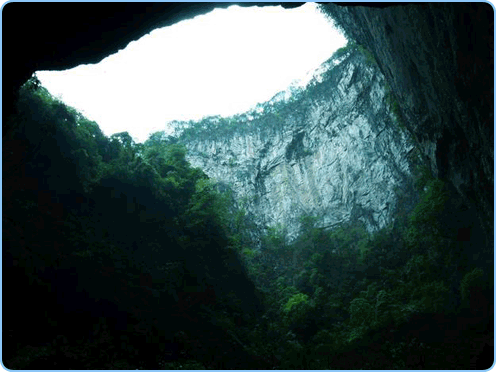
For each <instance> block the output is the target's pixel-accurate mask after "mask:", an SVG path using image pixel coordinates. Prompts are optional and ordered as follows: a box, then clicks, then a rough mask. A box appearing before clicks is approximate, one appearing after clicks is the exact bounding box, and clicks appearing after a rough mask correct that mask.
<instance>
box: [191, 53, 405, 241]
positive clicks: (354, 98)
mask: <svg viewBox="0 0 496 372" xmlns="http://www.w3.org/2000/svg"><path fill="white" fill-rule="evenodd" d="M341 60H342V62H341V63H339V64H338V65H337V66H335V67H334V68H333V69H332V71H331V72H329V73H328V76H327V77H326V78H325V79H324V81H322V82H321V83H317V84H315V85H313V86H312V87H310V88H309V89H307V91H306V92H305V93H304V94H302V95H301V97H299V98H298V99H297V101H296V102H293V103H292V104H291V105H290V104H289V103H288V104H287V107H285V109H281V110H279V111H281V112H277V115H274V114H272V116H271V118H272V119H271V120H269V121H267V118H263V115H262V118H258V119H253V120H252V122H251V123H239V125H248V124H251V126H250V129H249V130H244V131H234V132H233V133H230V134H229V135H223V136H219V135H213V134H212V135H210V136H209V135H208V134H203V135H202V136H201V138H200V137H198V138H196V139H191V140H189V141H187V142H186V146H187V148H188V160H189V161H190V162H191V164H192V165H193V166H195V167H199V168H201V169H203V170H204V172H205V173H206V174H207V175H208V176H209V177H211V178H213V179H215V180H216V181H220V182H223V183H227V184H228V185H230V187H231V188H232V189H233V191H234V193H235V195H236V198H237V200H242V199H243V200H244V201H245V202H246V205H245V208H246V209H247V211H248V212H249V213H251V214H252V215H253V216H254V220H255V223H256V224H257V225H258V226H259V227H261V228H265V227H268V226H274V225H276V224H282V225H283V226H285V227H286V229H287V232H288V236H289V238H290V239H293V238H295V237H296V236H297V235H298V231H299V228H300V224H299V217H300V216H302V215H305V214H309V215H314V216H319V217H321V225H322V227H332V226H335V225H338V224H340V223H343V222H347V221H350V220H352V219H358V220H360V221H363V222H364V223H365V225H366V227H367V229H368V230H369V231H376V230H377V229H380V228H382V227H384V226H386V225H387V224H388V223H390V222H392V219H393V212H394V210H395V207H396V191H397V190H398V189H402V188H409V187H410V186H411V184H412V176H411V169H410V165H409V161H408V154H409V153H410V152H411V151H412V150H413V148H414V147H413V143H412V142H411V141H410V140H409V138H408V137H407V135H405V133H404V132H403V131H402V130H401V129H399V127H398V125H397V124H396V123H395V120H394V118H393V115H392V113H391V112H390V111H389V108H388V107H387V105H386V104H385V91H384V77H383V75H382V74H381V73H380V72H379V70H378V69H377V68H376V67H375V66H374V65H371V64H370V63H367V62H366V60H365V58H364V57H363V56H362V55H361V54H360V53H359V52H357V51H351V52H348V53H347V54H346V55H345V57H342V58H341ZM283 106H284V105H283ZM279 107H281V106H279ZM264 119H265V120H264Z"/></svg>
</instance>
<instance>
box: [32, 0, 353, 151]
mask: <svg viewBox="0 0 496 372" xmlns="http://www.w3.org/2000/svg"><path fill="white" fill-rule="evenodd" d="M346 42H347V41H346V39H345V37H344V36H343V35H342V34H341V33H340V32H339V31H338V30H337V29H336V28H335V27H334V25H333V23H332V21H331V20H330V19H329V18H328V17H326V16H324V14H323V13H322V12H321V11H320V9H319V6H318V5H316V4H315V3H305V4H304V5H302V6H299V7H296V8H283V7H282V6H264V7H258V6H249V7H240V6H237V5H232V6H229V7H227V8H216V9H214V10H213V11H211V12H209V13H206V14H203V15H199V16H196V17H194V18H191V19H186V20H182V21H180V22H177V23H175V24H173V25H171V26H168V27H162V28H157V29H154V30H153V31H151V32H150V33H148V34H147V35H145V36H143V37H141V38H140V39H139V40H136V41H132V42H130V43H129V44H128V45H127V47H126V48H124V49H121V50H120V51H119V52H117V53H115V54H112V55H109V56H108V57H106V58H104V59H103V60H102V61H101V62H100V63H98V64H88V65H80V66H77V67H75V68H72V69H69V70H64V71H37V72H36V73H35V74H36V76H37V78H38V79H39V80H40V82H41V83H42V85H43V86H44V87H46V88H47V89H48V91H49V92H50V93H51V94H52V95H54V96H56V97H57V98H58V99H59V100H61V101H63V102H64V103H65V104H67V105H69V106H72V107H74V108H75V109H76V110H78V111H80V112H81V113H82V114H83V115H85V116H86V117H87V118H88V119H90V120H94V121H95V122H97V123H98V125H99V126H100V128H101V129H102V131H103V133H104V134H105V135H107V136H110V135H112V134H114V133H119V132H124V131H127V132H128V133H129V134H130V135H131V136H132V137H133V139H134V140H135V141H136V142H144V141H145V140H146V139H147V138H148V135H149V134H151V133H153V132H156V131H162V130H163V131H165V132H169V133H170V132H171V131H172V130H171V128H170V126H169V125H168V123H169V122H171V121H174V120H180V121H187V120H200V119H201V118H203V117H207V116H216V115H220V116H223V117H228V116H232V115H234V114H237V113H242V112H246V111H248V110H250V109H251V108H253V107H254V106H255V105H256V104H257V103H262V102H266V101H268V100H269V99H271V98H272V97H273V96H274V95H275V94H276V93H278V92H280V91H283V90H286V89H288V87H290V86H295V85H296V86H304V85H305V84H306V83H307V82H308V81H309V80H310V78H311V74H312V72H313V71H315V70H316V69H317V68H318V67H319V66H320V65H321V64H322V63H323V62H325V61H326V60H327V59H328V58H329V57H330V56H331V55H332V53H333V52H334V51H335V50H337V49H338V48H340V47H343V46H344V45H345V44H346Z"/></svg>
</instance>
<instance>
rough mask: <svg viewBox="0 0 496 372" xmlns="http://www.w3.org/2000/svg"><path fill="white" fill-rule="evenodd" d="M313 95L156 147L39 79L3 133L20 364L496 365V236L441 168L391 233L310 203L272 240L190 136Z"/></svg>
mask: <svg viewBox="0 0 496 372" xmlns="http://www.w3.org/2000/svg"><path fill="white" fill-rule="evenodd" d="M338 52H339V53H338V57H340V56H342V54H343V53H345V52H346V50H341V51H338ZM371 63H372V62H371ZM318 87H319V86H318V84H315V85H312V84H311V85H310V87H309V88H308V89H318ZM305 94H306V93H305V91H300V92H296V94H295V96H294V97H296V98H297V99H294V100H292V101H289V102H284V101H277V102H275V103H274V102H273V104H271V105H268V106H267V105H266V106H264V107H263V109H261V110H259V113H258V114H257V113H256V111H255V112H252V113H249V114H246V115H244V116H243V115H240V116H238V117H236V116H235V117H232V118H215V119H212V118H210V119H208V120H204V121H200V122H195V123H190V125H189V126H184V128H183V129H182V132H181V134H180V135H178V136H176V137H168V136H166V135H165V134H164V133H163V132H157V133H154V134H152V135H150V136H149V139H148V140H147V141H146V142H144V143H142V144H141V143H135V142H134V141H133V139H132V137H131V136H130V135H129V134H128V133H127V132H123V133H118V134H114V135H112V136H110V137H106V136H104V135H103V134H102V132H101V131H100V129H99V127H98V125H97V123H95V122H92V121H90V120H87V119H86V118H85V117H84V116H82V115H81V114H80V113H78V112H77V111H75V110H74V109H72V108H70V107H68V106H66V105H65V104H63V103H62V102H60V101H58V100H57V99H54V98H53V97H52V96H51V95H50V94H49V92H48V91H47V90H46V89H45V88H43V87H42V86H41V85H40V84H39V82H38V81H37V80H36V78H32V79H30V80H29V81H28V82H27V83H26V84H24V86H23V87H22V88H21V90H20V92H19V100H18V104H17V112H16V114H15V115H13V116H11V117H10V118H9V126H11V127H12V128H15V130H14V131H13V132H11V133H10V134H9V136H8V137H4V139H3V156H4V163H3V164H4V173H3V179H4V185H3V232H4V233H3V257H2V258H3V273H4V281H3V283H4V286H3V296H4V297H3V300H4V301H3V303H4V312H3V325H4V326H3V327H4V328H3V329H4V332H3V337H4V338H3V341H4V342H3V345H4V348H3V361H4V365H5V366H7V367H8V368H11V369H45V368H48V369H54V368H55V369H71V368H74V369H136V368H140V369H143V368H146V369H231V368H233V369H273V368H274V369H301V368H304V369H418V368H427V369H460V368H461V369H471V368H474V367H476V368H487V367H489V366H490V364H491V363H492V361H491V363H489V364H485V363H487V361H485V360H482V358H478V356H479V355H481V354H482V352H483V351H484V350H482V349H484V348H485V347H486V348H489V346H488V345H490V343H491V342H492V340H493V334H492V329H493V325H492V324H493V303H494V300H493V276H494V270H493V248H492V247H487V246H485V245H484V244H483V243H482V239H479V237H478V234H479V233H480V230H479V228H478V226H477V225H476V222H474V219H473V218H472V216H471V215H470V213H469V212H468V208H467V206H466V205H465V204H464V203H463V201H461V200H459V198H457V196H456V195H455V192H454V191H453V190H452V187H451V186H450V185H449V184H448V183H446V182H445V181H444V180H442V179H435V178H433V177H432V176H431V175H430V173H429V172H428V171H427V170H426V168H425V167H424V168H422V167H421V168H419V171H418V176H417V187H418V192H419V194H420V201H419V203H418V204H417V205H416V207H415V208H414V209H413V211H412V212H411V213H409V214H402V215H398V216H397V218H396V221H395V223H394V224H393V225H392V226H389V227H387V228H385V229H384V230H382V231H380V232H379V233H377V234H374V235H371V234H368V233H367V232H366V230H365V229H364V228H363V226H362V225H360V224H359V223H353V221H352V222H351V223H349V224H348V225H343V226H340V227H339V228H336V229H333V230H326V229H322V228H319V227H317V226H318V224H317V222H318V217H317V216H304V217H302V218H301V227H302V229H301V231H302V234H301V235H300V236H299V237H298V238H297V239H296V240H295V241H292V242H288V239H287V237H286V235H285V229H284V226H273V227H272V228H270V229H268V231H267V232H266V234H265V235H264V236H263V238H262V241H261V248H260V249H258V248H255V247H256V246H257V244H255V243H256V242H254V241H253V238H252V234H250V229H251V228H252V224H251V222H250V220H249V218H248V216H247V214H246V211H245V210H244V209H243V207H242V203H240V202H239V201H237V202H236V203H235V201H234V200H233V196H232V194H231V193H230V192H229V189H228V188H222V187H220V186H219V185H217V184H216V183H215V182H213V181H212V180H210V179H209V178H208V177H207V176H206V175H205V174H204V173H203V171H202V170H200V169H197V168H193V167H191V165H190V164H189V163H188V162H187V160H186V157H185V156H186V148H185V146H184V144H183V143H182V140H183V139H184V138H187V137H188V136H193V135H195V136H197V135H199V134H200V133H209V134H210V135H214V134H215V133H217V132H218V133H217V134H215V135H222V132H221V131H231V130H232V131H235V130H243V129H242V128H243V127H244V126H246V125H250V123H254V122H256V123H257V125H264V123H267V125H268V123H272V124H273V123H277V115H278V113H279V112H281V110H291V111H292V112H294V114H295V115H297V112H298V109H299V108H298V104H299V102H301V100H304V99H305ZM269 106H270V109H269V108H268V107H269ZM257 115H258V116H257ZM248 116H250V117H248ZM255 116H256V120H255ZM178 125H180V124H178ZM6 279H8V280H6ZM19 293H22V296H19ZM25 309H33V310H32V311H31V313H30V314H29V315H28V314H26V313H25V311H24V310H25ZM455 331H456V332H455ZM484 345H486V346H484Z"/></svg>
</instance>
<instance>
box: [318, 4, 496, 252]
mask: <svg viewBox="0 0 496 372" xmlns="http://www.w3.org/2000/svg"><path fill="white" fill-rule="evenodd" d="M342 5H344V6H342ZM342 5H335V4H328V5H326V12H327V13H328V14H330V15H331V16H332V18H334V19H335V20H336V21H337V23H338V24H339V25H340V26H341V27H342V28H343V30H344V31H345V33H346V34H347V35H348V38H349V39H353V40H356V42H357V43H359V44H362V45H363V46H365V48H367V49H368V50H369V51H370V52H371V53H372V55H373V56H374V57H375V59H376V60H377V63H378V65H379V68H380V69H381V71H382V73H383V74H384V76H385V78H386V81H387V83H388V84H389V86H390V87H391V90H392V92H393V94H394V95H395V96H396V98H397V102H398V108H399V110H400V111H401V114H402V115H403V116H404V118H405V124H406V126H407V128H408V129H409V131H410V132H411V133H412V135H413V137H414V138H415V140H416V141H417V142H418V144H419V148H420V149H421V151H422V153H423V154H424V156H425V158H426V159H427V161H428V164H429V165H430V168H431V170H432V172H433V174H434V175H435V176H437V177H440V178H442V179H445V180H447V181H449V183H450V184H451V185H452V187H453V188H454V189H456V191H457V193H458V195H460V196H461V198H462V199H463V202H464V203H465V204H466V205H467V207H468V208H470V209H473V210H474V219H476V220H478V224H480V225H481V226H482V227H483V230H484V235H485V237H486V241H485V243H483V244H486V245H487V246H490V247H491V246H493V243H492V242H493V234H494V229H493V224H494V220H493V214H494V196H493V189H494V174H493V168H494V126H493V125H494V105H493V100H494V85H493V82H494V66H493V53H494V39H493V32H494V24H493V19H494V13H493V12H494V11H493V9H492V8H491V5H490V4H487V3H468V4H465V3H425V4H415V5H400V6H392V7H388V8H385V9H373V8H370V7H362V6H345V5H346V4H342ZM477 217H478V218H477Z"/></svg>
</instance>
